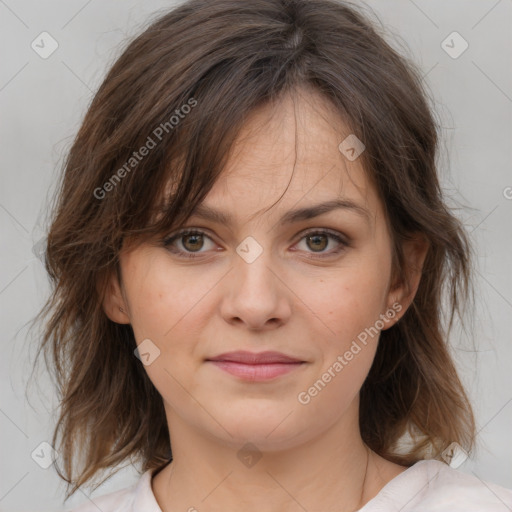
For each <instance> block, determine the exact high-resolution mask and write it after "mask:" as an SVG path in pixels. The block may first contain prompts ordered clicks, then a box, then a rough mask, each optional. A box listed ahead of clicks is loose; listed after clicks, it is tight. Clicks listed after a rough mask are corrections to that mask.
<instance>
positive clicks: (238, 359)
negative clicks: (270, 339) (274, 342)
mask: <svg viewBox="0 0 512 512" xmlns="http://www.w3.org/2000/svg"><path fill="white" fill-rule="evenodd" d="M207 361H230V362H233V363H243V364H270V363H302V362H304V361H301V360H300V359H297V358H295V357H290V356H287V355H286V354H282V353H281V352H273V351H265V352H247V351H246V350H237V351H235V352H225V353H223V354H220V355H218V356H215V357H210V358H208V359H207Z"/></svg>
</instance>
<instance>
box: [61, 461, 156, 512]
mask: <svg viewBox="0 0 512 512" xmlns="http://www.w3.org/2000/svg"><path fill="white" fill-rule="evenodd" d="M151 477H152V471H151V470H148V471H146V472H145V473H143V474H142V475H141V476H140V478H139V480H138V481H137V482H136V483H134V484H133V485H131V486H129V487H126V488H125V489H121V490H119V491H115V492H111V493H108V494H104V495H102V496H99V497H95V498H87V499H86V501H85V502H84V503H81V504H80V505H78V506H77V507H75V508H73V509H71V510H68V511H67V512H98V510H101V511H102V512H135V511H139V510H144V512H162V511H161V509H160V507H159V506H158V504H157V502H156V499H155V496H154V494H153V490H152V488H151Z"/></svg>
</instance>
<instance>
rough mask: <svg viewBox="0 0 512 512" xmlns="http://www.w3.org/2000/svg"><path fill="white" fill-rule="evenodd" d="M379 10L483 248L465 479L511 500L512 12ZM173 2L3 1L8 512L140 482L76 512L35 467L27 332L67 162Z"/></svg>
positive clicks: (461, 209)
mask: <svg viewBox="0 0 512 512" xmlns="http://www.w3.org/2000/svg"><path fill="white" fill-rule="evenodd" d="M367 4H368V5H369V6H371V7H372V8H373V9H374V10H375V13H376V15H377V16H378V17H379V18H380V20H381V21H382V23H383V24H384V26H385V27H386V29H387V30H388V32H389V33H390V38H391V39H389V40H390V42H391V43H392V44H393V45H394V46H395V47H396V48H398V49H399V50H400V48H401V47H402V48H403V49H404V51H405V52H408V53H409V57H411V58H413V59H414V61H415V62H417V64H418V65H419V66H420V68H421V69H422V72H423V75H424V80H425V83H426V85H427V87H428V88H429V90H430V91H431V94H432V99H433V102H434V106H435V108H436V111H437V112H438V116H439V117H440V118H441V119H442V126H443V133H442V137H443V141H442V153H441V155H440V172H441V175H442V180H443V185H444V186H445V189H446V193H447V196H448V197H449V198H450V201H451V202H452V203H453V205H454V206H457V207H458V210H457V215H458V216H459V217H460V218H461V219H462V220H463V222H464V224H465V225H466V226H467V228H468V231H469V232H470V233H471V237H472V239H473V240H474V243H475V247H476V252H477V259H476V261H475V264H476V299H477V300H476V306H477V307H476V310H475V311H476V316H475V317H474V318H473V323H472V325H473V327H472V328H471V334H472V335H473V339H474V342H475V346H476V351H475V350H473V345H472V343H471V342H470V340H469V338H468V337H467V336H465V335H464V334H463V332H462V331H461V330H458V331H456V332H454V334H453V335H452V339H451V346H452V347H453V355H454V358H455V360H456V363H457V366H458V369H459V371H460V374H461V378H462V380H463V382H464V384H465V385H466V386H467V389H468V392H469V394H470V397H471V399H472V400H473V403H474V407H475V413H476V417H477V427H478V437H477V441H478V447H479V448H478V451H477V453H476V455H475V456H474V458H471V459H467V460H466V461H465V462H464V464H462V466H460V467H459V470H461V471H465V472H468V473H473V474H475V475H477V476H478V477H479V478H481V479H483V480H490V481H493V482H495V483H497V484H499V485H502V486H505V487H510V488H512V462H511V461H512V441H511V438H510V431H511V426H512V385H511V383H512V378H511V364H512V343H511V332H512V291H511V289H512V272H511V265H510V254H511V249H512V236H511V235H512V229H511V225H512V215H511V214H512V172H511V161H512V158H511V156H512V155H511V146H512V137H511V135H512V134H511V131H512V130H511V125H512V123H511V112H512V73H511V71H512V67H511V66H510V62H511V59H510V58H511V55H510V54H511V51H510V50H511V47H512V46H511V43H512V31H511V30H510V27H511V21H512V2H511V1H510V0H472V1H468V0H458V1H455V0H414V1H413V0H393V1H390V0H386V1H383V0H381V1H376V0H373V1H369V2H367ZM172 5H174V3H173V2H171V1H163V0H146V1H144V2H142V1H138V2H137V1H135V0H125V1H123V2H119V1H114V0H102V1H99V0H89V1H86V0H51V1H50V0H48V1H45V2H41V0H37V1H36V0H5V1H4V0H0V38H1V46H0V52H1V67H0V106H1V127H0V130H1V139H0V144H1V146H0V162H1V173H0V180H1V181H0V229H1V236H2V243H1V246H0V257H1V264H0V315H1V317H0V319H1V322H0V325H1V328H2V331H1V332H2V336H1V350H2V356H1V358H0V386H1V388H0V389H1V402H0V433H1V436H0V464H1V472H0V510H1V511H13V512H14V511H27V510H34V511H35V510H38V511H39V512H43V511H59V510H64V508H66V509H68V508H70V507H71V506H76V505H77V504H78V503H81V502H83V501H86V500H87V499H88V497H91V498H93V497H94V496H97V495H101V494H104V493H106V492H111V491H113V490H116V489H120V488H123V487H126V486H127V485H130V484H132V483H134V482H135V481H136V480H137V478H138V474H137V473H136V471H135V469H134V468H132V467H126V468H124V469H122V470H121V471H119V472H118V473H117V474H116V475H115V476H114V477H113V478H111V479H110V480H109V481H108V482H107V483H106V484H104V485H103V486H101V487H99V488H98V489H96V490H95V491H94V492H93V493H90V492H89V491H86V490H80V491H78V492H77V493H75V495H74V496H73V497H72V498H71V499H70V500H68V501H67V502H66V504H64V503H63V497H64V484H63V482H62V481H61V480H60V478H59V477H58V475H57V473H56V471H55V469H54V466H53V465H52V464H50V465H49V466H48V467H47V468H46V469H44V468H43V467H41V465H40V464H38V463H36V460H37V457H36V455H37V454H38V453H41V454H43V453H47V451H46V452H45V450H48V446H47V445H46V444H44V443H49V442H50V441H51V433H52V427H53V425H54V423H55V419H56V413H55V408H56V407H57V405H58V403H57V400H56V394H55V391H54V389H53V387H52V385H51V381H50V380H49V378H48V376H47V374H46V372H45V371H40V372H39V375H38V377H37V386H32V387H31V390H32V391H31V392H30V393H29V394H28V397H29V400H27V397H26V396H25V392H26V386H27V379H28V376H29V374H30V372H31V369H32V364H33V355H34V353H35V348H34V347H35V340H34V339H31V338H30V337H29V332H28V324H27V322H29V321H30V320H31V319H32V318H33V317H34V315H35V314H36V313H37V312H38V311H39V308H40V307H41V306H42V304H43V301H44V299H45V297H46V295H47V293H48V291H49V285H48V281H47V277H46V274H45V271H44V268H43V265H42V263H41V261H40V259H39V257H38V254H39V253H38V242H39V241H40V240H41V238H42V237H43V236H44V230H45V228H46V226H45V225H44V220H45V218H46V217H47V210H48V200H49V198H50V197H51V195H52V193H53V190H54V186H55V184H56V182H57V176H58V173H59V172H60V169H61V165H62V160H63V157H64V155H65V152H66V150H67V149H69V146H70V144H71V141H72V139H73V137H74V135H75V133H76V131H77V129H78V127H79V125H80V122H81V119H82V117H83V115H84V113H85V109H86V107H87V105H88V104H89V102H90V100H91V98H92V95H93V93H94V91H95V90H96V89H97V87H98V86H99V84H100V83H101V80H102V79H103V77H104V74H105V72H106V70H107V69H108V67H109V65H111V64H112V63H113V61H114V59H115V57H116V56H117V55H119V51H120V50H119V48H120V47H121V46H122V45H123V42H124V41H125V40H126V38H129V37H132V36H134V35H136V34H138V33H140V31H141V30H142V27H143V26H144V25H145V24H146V23H147V21H148V17H150V16H154V15H155V13H156V12H157V11H161V10H163V9H167V8H169V7H172ZM42 32H47V33H48V34H49V35H50V36H51V38H52V39H53V40H54V41H56V44H58V47H57V49H56V50H55V51H54V52H53V53H52V54H51V55H50V56H47V58H42V56H41V55H40V53H37V52H36V51H35V50H34V49H33V48H32V46H31V45H32V42H33V41H36V42H37V41H38V40H40V39H38V38H40V37H46V38H47V39H46V41H48V42H49V43H51V42H52V39H49V38H48V36H46V35H45V36H40V34H41V33H42ZM453 32H457V34H455V35H454V34H453ZM447 38H448V39H447ZM443 41H445V43H443ZM53 44H55V43H53ZM466 45H468V47H467V49H466V50H465V51H464V52H462V53H461V54H460V55H459V53H460V52H461V50H462V49H463V48H465V46H466ZM45 47H46V48H47V49H51V46H50V44H47V45H45ZM450 47H451V49H450ZM450 53H451V54H450ZM43 368H44V365H43ZM41 443H43V444H41ZM34 454H36V455H34ZM43 458H44V457H43Z"/></svg>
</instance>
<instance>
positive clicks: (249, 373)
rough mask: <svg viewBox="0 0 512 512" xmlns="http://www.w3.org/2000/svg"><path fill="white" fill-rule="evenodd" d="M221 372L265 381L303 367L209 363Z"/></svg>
mask: <svg viewBox="0 0 512 512" xmlns="http://www.w3.org/2000/svg"><path fill="white" fill-rule="evenodd" d="M209 362H210V363H212V364H214V365H215V366H217V368H220V369H221V370H224V371H225V372H227V373H230V374H231V375H235V376H236V377H240V378H241V379H244V380H248V381H265V380H269V379H274V378H276V377H279V376H281V375H285V374H286V373H290V372H292V371H293V370H296V369H297V368H299V367H300V366H302V363H301V362H297V363H267V364H244V363H235V362H233V361H209Z"/></svg>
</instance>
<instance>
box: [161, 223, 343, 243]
mask: <svg viewBox="0 0 512 512" xmlns="http://www.w3.org/2000/svg"><path fill="white" fill-rule="evenodd" d="M196 232H197V233H198V234H200V235H205V236H207V237H208V238H210V239H211V240H212V241H213V242H215V236H212V235H211V232H210V230H209V229H207V228H201V227H195V226H187V227H184V228H180V229H178V230H177V231H174V232H173V233H171V234H170V235H169V236H166V237H165V238H164V242H170V241H171V240H172V241H174V240H177V239H178V238H179V237H180V236H184V235H185V234H187V233H188V234H194V233H196ZM310 233H311V234H314V233H323V234H326V235H331V236H332V237H339V238H341V240H342V242H343V243H345V244H347V245H348V244H349V237H348V236H347V235H346V234H345V233H343V232H341V231H338V230H335V229H331V228H325V227H324V228H322V227H313V228H305V229H303V230H302V231H300V232H299V233H297V234H296V235H294V236H293V237H292V240H293V239H295V238H297V239H298V241H300V240H301V239H302V238H304V237H305V236H307V235H308V234H310Z"/></svg>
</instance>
